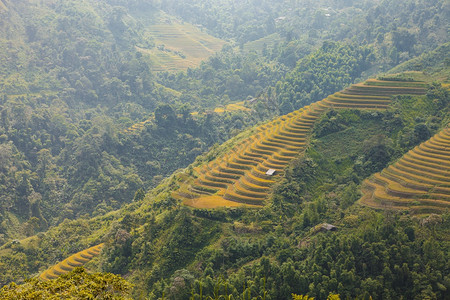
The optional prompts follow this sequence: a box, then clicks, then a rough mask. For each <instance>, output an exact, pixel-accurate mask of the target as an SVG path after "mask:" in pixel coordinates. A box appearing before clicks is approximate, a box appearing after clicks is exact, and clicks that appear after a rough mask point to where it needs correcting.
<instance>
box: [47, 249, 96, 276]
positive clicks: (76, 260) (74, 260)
mask: <svg viewBox="0 0 450 300" xmlns="http://www.w3.org/2000/svg"><path fill="white" fill-rule="evenodd" d="M102 248H103V244H99V245H97V246H94V247H91V248H88V249H85V250H83V251H80V252H78V253H75V254H74V255H72V256H70V257H68V258H66V259H65V260H63V261H62V262H60V263H58V264H56V265H54V266H53V267H51V268H50V269H48V270H46V271H44V272H43V273H42V274H41V275H39V278H40V279H42V280H51V279H55V278H57V277H58V276H59V275H62V274H66V273H69V272H70V271H72V270H73V269H74V268H76V267H81V266H83V265H84V264H86V263H88V262H89V261H90V260H91V259H92V258H94V257H95V256H97V255H99V254H100V251H101V250H102Z"/></svg>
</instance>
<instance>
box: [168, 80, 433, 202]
mask: <svg viewBox="0 0 450 300" xmlns="http://www.w3.org/2000/svg"><path fill="white" fill-rule="evenodd" d="M425 88H426V84H425V83H424V82H416V81H408V82H406V81H394V80H392V81H390V80H375V79H370V80H367V81H366V82H364V83H360V84H354V85H352V86H351V87H349V88H347V89H345V90H343V91H341V92H338V93H335V94H333V95H331V96H329V97H327V98H325V99H323V100H322V101H319V102H316V103H314V104H312V105H310V106H307V107H304V108H302V109H300V110H297V111H294V112H292V113H289V114H287V115H285V116H282V117H279V118H277V119H275V120H273V121H271V122H269V123H267V124H264V125H262V126H260V127H258V128H257V129H256V131H257V132H256V133H255V134H254V135H253V136H250V137H249V138H247V139H245V140H244V141H242V142H241V143H239V144H237V145H236V146H235V147H234V148H233V149H232V150H231V151H230V152H229V153H227V154H225V155H223V156H222V157H219V158H217V159H215V160H213V161H211V162H209V163H208V164H205V165H203V166H200V167H197V168H195V169H194V170H193V172H192V173H193V175H191V176H189V175H187V174H185V175H184V176H183V178H182V180H183V181H182V182H181V183H180V188H179V189H178V190H177V191H175V192H173V196H174V197H175V198H177V199H179V200H181V201H183V203H184V204H186V205H188V206H192V207H196V208H216V207H223V206H227V207H233V206H240V205H249V206H254V207H259V206H262V205H263V204H264V200H266V199H267V198H268V196H269V194H270V193H271V187H272V185H273V184H274V183H275V182H276V181H277V180H278V178H280V177H281V175H282V174H283V170H284V168H285V167H286V166H288V164H289V163H290V162H291V161H292V160H293V159H294V158H296V157H298V156H299V155H301V154H302V152H304V151H305V149H306V147H307V145H308V138H309V133H310V131H311V129H312V127H313V126H314V123H315V121H316V120H318V119H319V118H320V117H321V115H322V114H323V113H324V112H325V111H327V110H329V109H348V108H352V109H375V110H380V109H386V108H388V106H389V105H390V103H391V101H392V100H391V96H393V95H401V94H408V95H423V94H425V91H426V89H425Z"/></svg>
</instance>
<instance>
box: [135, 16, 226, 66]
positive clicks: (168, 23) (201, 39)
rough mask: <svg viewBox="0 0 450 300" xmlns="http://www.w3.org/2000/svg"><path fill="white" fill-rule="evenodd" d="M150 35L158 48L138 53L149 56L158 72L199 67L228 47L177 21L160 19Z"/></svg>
mask: <svg viewBox="0 0 450 300" xmlns="http://www.w3.org/2000/svg"><path fill="white" fill-rule="evenodd" d="M148 31H149V32H150V34H151V36H152V37H153V38H154V40H155V43H156V47H155V48H152V49H144V48H138V50H139V51H141V52H142V53H145V54H148V55H149V56H150V58H151V60H152V62H153V69H154V70H155V71H180V70H186V69H187V68H189V67H196V66H198V65H199V64H200V62H201V61H202V60H205V59H207V58H208V57H210V56H211V55H213V54H214V53H216V52H218V51H220V50H221V49H222V47H223V46H224V45H225V44H226V42H225V41H223V40H221V39H218V38H215V37H213V36H211V35H209V34H207V33H205V32H203V31H201V30H200V29H199V28H197V27H196V26H194V25H192V24H188V23H181V22H179V21H177V20H175V19H168V18H167V19H161V20H160V21H159V22H158V23H156V24H153V25H150V26H149V28H148Z"/></svg>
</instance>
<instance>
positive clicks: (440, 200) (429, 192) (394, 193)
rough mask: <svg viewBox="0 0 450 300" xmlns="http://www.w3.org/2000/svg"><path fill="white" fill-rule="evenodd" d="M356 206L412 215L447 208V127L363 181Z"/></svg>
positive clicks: (449, 152) (449, 174)
mask: <svg viewBox="0 0 450 300" xmlns="http://www.w3.org/2000/svg"><path fill="white" fill-rule="evenodd" d="M363 191H364V196H363V197H362V198H361V200H360V203H362V204H364V205H367V206H370V207H374V208H383V209H397V210H411V211H412V212H415V213H429V212H437V213H442V212H444V211H446V210H448V209H450V128H448V127H447V128H445V129H443V130H442V131H441V132H439V133H437V134H436V135H435V136H433V137H432V138H431V139H429V140H428V141H426V142H424V143H422V144H420V145H419V146H417V147H415V148H414V149H413V150H411V151H409V152H408V153H406V154H405V155H404V156H403V157H402V158H401V159H400V160H399V161H397V162H396V163H395V164H393V165H391V166H389V167H388V168H386V169H384V170H383V171H382V172H381V173H376V174H374V175H373V176H372V177H371V178H369V179H367V180H365V181H364V184H363Z"/></svg>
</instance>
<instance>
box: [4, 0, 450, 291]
mask: <svg viewBox="0 0 450 300" xmlns="http://www.w3.org/2000/svg"><path fill="white" fill-rule="evenodd" d="M449 19H450V4H449V3H448V1H444V0H436V1H425V0H407V1H401V2H400V3H399V2H398V1H390V0H383V1H352V0H320V1H309V0H300V1H284V0H283V1H223V0H208V1H197V0H188V1H182V2H180V1H171V0H167V1H153V0H102V1H94V0H82V1H73V0H69V1H67V0H40V1H26V0H18V1H10V0H0V49H1V50H0V270H1V272H0V287H1V286H5V288H4V289H2V290H0V299H8V297H9V298H11V297H19V295H21V296H22V297H31V295H32V294H33V290H35V291H38V290H42V291H44V290H45V291H47V292H43V293H42V295H41V296H40V297H48V295H49V294H48V293H49V292H48V291H52V292H50V294H55V293H56V291H60V292H61V293H65V294H64V295H69V294H70V293H72V292H73V291H71V290H62V288H61V287H62V286H65V283H64V282H66V281H70V280H78V282H81V281H82V282H84V283H80V284H79V286H80V291H86V293H90V294H91V295H98V297H113V298H114V297H116V298H117V299H121V298H129V297H131V298H133V299H207V298H208V297H210V298H213V299H219V298H224V299H225V298H226V299H231V298H230V297H234V298H235V299H238V298H239V299H259V298H261V299H292V298H293V297H294V298H295V297H297V298H299V297H301V296H299V295H308V296H309V297H315V299H327V297H328V296H329V295H330V299H334V298H332V297H341V298H342V299H369V298H370V297H372V299H448V298H447V297H448V290H449V289H450V274H449V271H450V270H449V267H448V265H449V258H450V257H449V249H450V244H449V242H450V241H449V239H448V237H449V236H450V232H449V230H448V229H449V225H450V224H449V222H450V218H449V217H450V215H449V211H448V209H447V210H446V211H445V210H444V211H443V212H442V213H440V214H424V215H414V214H412V213H411V214H410V213H408V212H401V211H400V212H399V211H395V210H374V209H371V208H368V207H364V206H361V205H360V204H359V201H358V200H359V199H360V198H361V195H362V186H363V182H364V180H365V179H366V178H368V177H370V176H371V175H373V174H374V173H376V172H381V171H382V170H383V169H384V168H385V167H387V166H389V165H390V164H392V163H394V162H396V161H398V160H399V159H400V158H401V157H402V156H403V155H404V154H405V153H407V152H408V151H410V150H411V149H414V147H416V146H417V145H419V144H420V143H422V142H424V141H427V140H428V139H430V138H431V137H432V136H433V135H434V134H436V133H438V132H439V131H440V130H442V129H443V128H445V127H446V126H448V124H449V122H450V113H449V101H450V99H449V98H450V96H449V89H448V88H449V78H450V77H449V76H450V73H449V66H450V58H449V56H448V53H449V51H448V50H449V48H450V46H449V43H448V42H449V34H448V20H449ZM170 39H173V41H172V42H171V41H170ZM186 40H188V41H189V42H186ZM213 43H216V45H214V47H216V48H217V47H219V45H220V46H221V47H222V45H223V47H222V50H220V51H217V52H215V53H213V52H211V50H210V49H213V48H214V47H213V45H212V44H213ZM194 44H195V45H197V46H196V47H198V48H193V47H194V46H193V45H194ZM202 47H203V48H205V49H207V50H208V51H206V50H205V51H204V52H199V50H198V49H200V48H202ZM195 53H198V54H197V55H198V57H195V55H196V54H195ZM193 57H195V62H194V60H193ZM200 61H201V62H200ZM161 66H172V67H173V68H172V67H171V69H170V70H169V68H167V69H168V70H164V68H162V67H161ZM174 69H176V71H174ZM402 72H406V73H403V75H392V74H398V73H402ZM370 77H372V78H374V77H378V79H379V80H381V81H384V80H390V81H392V82H394V83H395V82H396V81H401V82H406V83H405V84H407V83H408V82H413V81H414V82H423V84H424V86H426V94H424V95H401V96H400V95H399V96H394V97H393V98H392V99H390V100H392V104H391V105H390V107H389V109H387V110H377V111H370V110H369V111H365V110H358V109H347V110H338V109H336V110H335V109H331V110H329V111H327V112H326V113H325V114H323V115H321V117H320V120H319V121H316V123H315V124H314V128H313V130H312V131H311V132H310V135H309V137H308V146H307V148H306V151H305V153H302V154H301V155H299V156H298V157H296V159H295V160H293V161H292V162H291V163H290V164H289V166H288V167H287V168H286V169H285V170H284V172H283V174H282V176H280V178H279V179H277V183H276V184H275V185H274V186H273V188H272V190H271V192H270V195H269V197H268V198H267V199H266V200H265V202H264V204H265V205H264V207H262V208H258V209H255V208H250V207H245V206H242V207H237V208H218V209H204V208H191V207H187V206H185V205H183V204H182V203H181V202H180V201H179V200H177V199H176V198H174V197H173V192H174V191H175V190H176V189H177V188H179V187H180V185H181V181H182V179H183V178H184V176H185V175H183V174H185V173H187V174H193V173H194V171H193V170H196V168H197V167H199V166H202V165H203V164H207V163H210V162H213V161H214V160H215V159H216V158H220V157H221V155H224V154H226V153H227V151H230V149H231V148H232V147H233V145H239V143H241V142H242V141H243V140H244V139H245V138H248V137H251V135H252V134H254V132H255V131H256V130H257V129H256V128H257V127H256V126H258V125H261V124H268V123H267V122H268V121H270V120H272V119H273V118H275V117H278V116H281V115H285V114H288V113H291V112H293V111H297V110H299V109H301V108H302V107H307V106H308V105H310V104H312V103H314V102H316V101H319V100H322V99H323V98H325V97H327V96H328V95H332V94H334V93H336V92H338V91H340V90H342V89H344V88H346V87H348V86H350V85H351V84H354V83H359V82H362V81H364V80H365V79H367V78H370ZM373 97H375V96H373ZM438 155H442V154H438ZM444 165H445V163H444ZM444 188H445V187H444ZM323 224H333V226H336V227H335V228H337V230H336V231H334V230H333V231H327V230H323V229H322V227H321V226H323ZM101 242H104V243H105V245H106V246H105V248H104V250H103V251H102V253H101V254H100V255H99V257H96V258H94V259H93V260H92V261H91V262H89V263H87V264H86V268H88V269H89V270H93V271H98V272H111V273H113V274H116V275H121V276H123V277H124V278H125V279H126V280H127V281H125V280H124V279H122V278H120V277H119V276H116V275H112V274H107V273H96V274H93V275H90V274H87V273H85V272H84V270H83V269H75V271H74V272H73V273H69V275H64V276H65V277H63V276H61V277H58V279H56V280H51V281H48V282H41V281H39V280H38V279H36V280H35V279H31V280H28V281H26V283H25V284H24V285H23V286H22V287H21V285H15V284H14V283H12V282H16V283H19V284H20V283H23V280H24V279H25V278H30V277H34V276H35V275H38V274H40V273H41V272H42V271H44V270H46V269H47V268H48V267H49V266H50V265H52V264H55V263H57V262H59V261H62V260H64V259H65V258H66V257H68V256H70V255H71V254H73V253H76V252H78V251H81V250H83V249H86V248H88V247H91V246H93V245H94V244H95V243H97V244H98V243H101ZM99 282H101V284H103V285H104V287H102V288H101V290H98V289H95V288H94V286H96V287H97V288H98V285H99V284H100V283H99ZM105 286H106V287H105ZM105 290H107V292H105ZM20 293H22V294H20ZM46 293H47V294H46ZM102 293H105V294H102ZM335 294H336V295H337V294H339V296H336V295H335ZM333 295H334V296H333ZM2 297H3V298H2ZM208 299H209V298H208ZM300 299H301V298H300Z"/></svg>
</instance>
